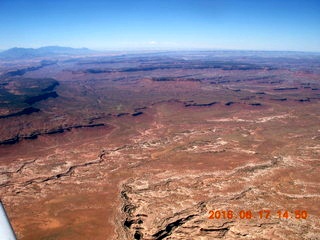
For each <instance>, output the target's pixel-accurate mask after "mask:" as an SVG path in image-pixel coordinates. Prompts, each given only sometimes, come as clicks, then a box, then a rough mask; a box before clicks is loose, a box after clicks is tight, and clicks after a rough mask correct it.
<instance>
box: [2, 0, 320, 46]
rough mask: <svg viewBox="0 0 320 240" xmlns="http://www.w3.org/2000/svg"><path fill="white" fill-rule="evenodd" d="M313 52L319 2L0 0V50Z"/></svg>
mask: <svg viewBox="0 0 320 240" xmlns="http://www.w3.org/2000/svg"><path fill="white" fill-rule="evenodd" d="M47 45H60V46H71V47H89V48H92V49H187V48H206V49H207V48H212V49H254V50H299V51H320V0H114V1H111V0H104V1H103V0H0V49H7V48H11V47H15V46H17V47H40V46H47Z"/></svg>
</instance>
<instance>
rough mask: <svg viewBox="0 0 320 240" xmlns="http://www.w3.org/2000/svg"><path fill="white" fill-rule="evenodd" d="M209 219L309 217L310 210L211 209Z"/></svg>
mask: <svg viewBox="0 0 320 240" xmlns="http://www.w3.org/2000/svg"><path fill="white" fill-rule="evenodd" d="M208 218H209V219H212V220H214V219H241V220H250V219H274V218H278V219H291V218H294V219H307V218H308V211H306V210H293V211H290V210H270V209H261V210H258V211H256V210H248V209H245V210H240V211H233V210H210V211H209V217H208Z"/></svg>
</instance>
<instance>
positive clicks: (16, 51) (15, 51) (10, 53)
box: [0, 46, 96, 60]
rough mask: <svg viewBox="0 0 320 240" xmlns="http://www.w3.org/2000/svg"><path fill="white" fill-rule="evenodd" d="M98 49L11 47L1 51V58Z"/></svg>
mask: <svg viewBox="0 0 320 240" xmlns="http://www.w3.org/2000/svg"><path fill="white" fill-rule="evenodd" d="M95 52H96V51H93V50H90V49H88V48H71V47H59V46H48V47H41V48H17V47H15V48H10V49H8V50H5V51H3V52H0V59H10V60H12V59H29V58H37V57H52V56H62V55H68V56H70V55H82V54H93V53H95Z"/></svg>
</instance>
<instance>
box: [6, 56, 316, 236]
mask: <svg viewBox="0 0 320 240" xmlns="http://www.w3.org/2000/svg"><path fill="white" fill-rule="evenodd" d="M124 60H126V59H124ZM124 60H123V59H122V60H121V61H124ZM88 61H89V60H88ZM91 61H92V59H91V60H90V61H89V63H85V62H82V64H81V65H77V64H76V63H70V62H68V63H62V64H61V65H54V66H51V65H50V66H46V68H48V69H50V71H48V74H49V75H50V74H52V76H50V77H54V78H55V79H57V80H58V81H59V83H60V84H59V85H57V84H55V85H54V86H53V85H52V86H53V87H50V86H51V85H50V84H51V83H52V82H53V83H56V82H55V81H53V80H52V79H51V78H50V79H49V80H46V81H48V83H46V82H44V83H45V85H46V86H42V84H44V83H41V84H40V82H41V81H40V80H39V81H38V80H35V79H36V77H37V76H38V77H39V76H42V75H43V74H44V70H45V69H42V68H41V69H35V70H34V71H31V72H27V73H23V74H27V75H30V76H29V77H30V79H31V80H32V81H31V80H30V81H31V82H30V83H29V84H31V85H32V86H38V85H37V84H40V85H39V86H38V87H37V88H35V89H34V90H32V91H36V93H35V92H29V90H28V91H27V93H28V96H29V95H30V96H38V95H39V91H40V92H42V89H45V91H52V90H53V89H55V91H57V94H58V96H57V97H55V98H52V97H50V98H46V99H42V100H41V101H38V102H34V103H30V104H29V105H30V106H29V107H32V108H34V109H39V111H33V112H31V113H29V112H28V114H22V115H19V114H18V115H17V113H19V111H20V110H19V109H20V108H21V109H24V108H25V107H26V106H25V105H28V104H27V103H25V102H23V100H24V98H23V96H22V95H21V96H20V95H19V96H18V95H17V96H15V98H12V99H13V100H14V99H16V98H17V99H20V100H21V106H20V105H19V106H16V105H15V104H16V101H15V100H14V101H13V102H12V103H11V104H13V105H14V107H15V108H16V107H17V109H15V108H14V110H15V111H13V110H12V112H8V111H7V110H6V109H5V107H4V105H1V113H2V116H5V117H2V118H0V122H1V125H0V131H1V136H0V139H1V140H0V143H2V144H1V145H0V194H1V195H0V196H1V199H2V201H3V203H4V205H5V207H6V209H7V211H8V214H9V216H10V219H11V221H12V224H13V227H14V229H15V231H16V233H17V236H18V238H19V239H22V240H34V239H68V240H72V239H97V240H100V239H104V240H105V239H123V240H126V239H127V240H131V239H132V240H134V239H156V240H159V239H283V240H284V239H297V240H298V239H299V240H300V239H308V240H309V239H318V238H319V237H318V236H319V235H320V224H319V210H320V209H319V204H318V203H319V198H320V194H319V193H320V186H319V180H320V175H319V172H320V171H319V170H320V169H319V168H320V166H319V154H320V145H319V140H320V128H319V115H320V114H319V113H320V112H319V111H320V108H319V99H318V97H319V93H318V90H317V89H318V88H317V86H318V85H319V83H318V82H317V81H318V80H319V77H318V76H319V75H318V74H317V72H316V71H315V72H313V73H304V72H295V71H296V70H295V68H294V70H292V71H289V70H286V69H280V70H279V69H269V68H265V67H254V68H252V69H246V68H245V69H242V67H238V68H235V69H227V68H226V66H224V65H223V66H222V67H216V68H213V67H212V66H211V65H206V64H205V65H203V66H202V65H201V64H203V63H201V64H200V65H199V64H197V65H195V63H194V62H186V61H183V62H182V63H181V62H179V61H178V60H177V59H174V60H172V59H171V60H168V59H165V61H169V63H168V64H169V65H170V66H171V65H172V66H175V67H169V66H167V65H168V64H167V63H166V64H167V65H165V66H164V65H161V64H160V63H157V64H158V65H157V64H156V63H155V62H157V61H164V60H163V59H162V60H161V59H156V60H155V61H153V62H152V63H150V64H155V66H154V67H147V66H139V64H138V65H137V64H136V63H133V62H130V61H129V60H128V61H129V62H128V63H127V62H126V63H125V64H126V66H127V65H128V66H130V68H129V67H128V66H127V67H126V68H124V67H123V68H119V66H121V64H122V63H121V61H120V62H117V63H106V65H108V64H109V65H110V66H109V65H108V66H109V67H108V68H107V67H103V66H104V65H103V63H99V67H100V68H101V70H99V71H98V70H94V69H93V70H94V71H93V70H92V71H86V69H87V68H88V69H89V66H90V67H92V66H91V65H94V64H95V63H92V62H91ZM126 61H127V60H126ZM135 61H136V60H135ZM145 61H146V62H148V61H151V60H150V59H147V60H145ZM170 61H171V62H170ZM64 64H65V65H64ZM73 64H74V65H73ZM86 64H87V65H88V66H87V65H86ZM96 64H98V63H96ZM130 64H132V66H131V65H130ZM159 64H160V65H159ZM181 64H182V65H181ZM208 64H209V63H208ZM111 65H112V66H113V65H116V66H117V67H118V68H117V70H112V69H111ZM189 65H190V66H189ZM198 65H199V66H198ZM79 66H81V67H79ZM58 67H59V68H58ZM113 67H114V66H113ZM181 67H183V71H182V70H181ZM223 68H225V69H223ZM108 69H109V70H108ZM110 69H111V70H110ZM146 72H147V73H148V77H146V76H145V75H146ZM142 73H143V74H142ZM277 74H278V75H277ZM179 76H180V77H179ZM280 76H281V77H283V76H290V77H292V79H293V80H292V81H291V80H290V81H285V80H283V79H280ZM91 78H92V79H93V80H90V79H91ZM23 79H24V80H25V79H26V78H23ZM23 79H16V78H14V79H11V78H10V79H6V81H8V84H6V85H4V87H5V89H6V91H9V90H10V91H11V92H12V89H14V90H15V91H14V92H12V94H18V92H20V93H21V92H23V91H22V90H23V89H24V87H21V86H20V85H19V84H22V85H23V81H22V80H23ZM26 81H27V80H26ZM18 83H19V84H18ZM49 83H50V84H49ZM10 84H11V85H10ZM47 85H48V86H47ZM19 86H20V87H19ZM13 87H14V88H13ZM0 90H1V89H0ZM2 90H3V89H2ZM3 91H4V90H3ZM25 91H26V90H25ZM31 93H32V94H31ZM7 94H9V93H7ZM12 99H11V100H12ZM23 104H24V105H23ZM18 107H19V108H18ZM12 114H13V115H12ZM8 115H9V117H8ZM2 133H3V134H2ZM10 139H11V140H12V141H11V140H10ZM9 140H10V141H9ZM16 140H17V141H16ZM8 141H9V143H8Z"/></svg>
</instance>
